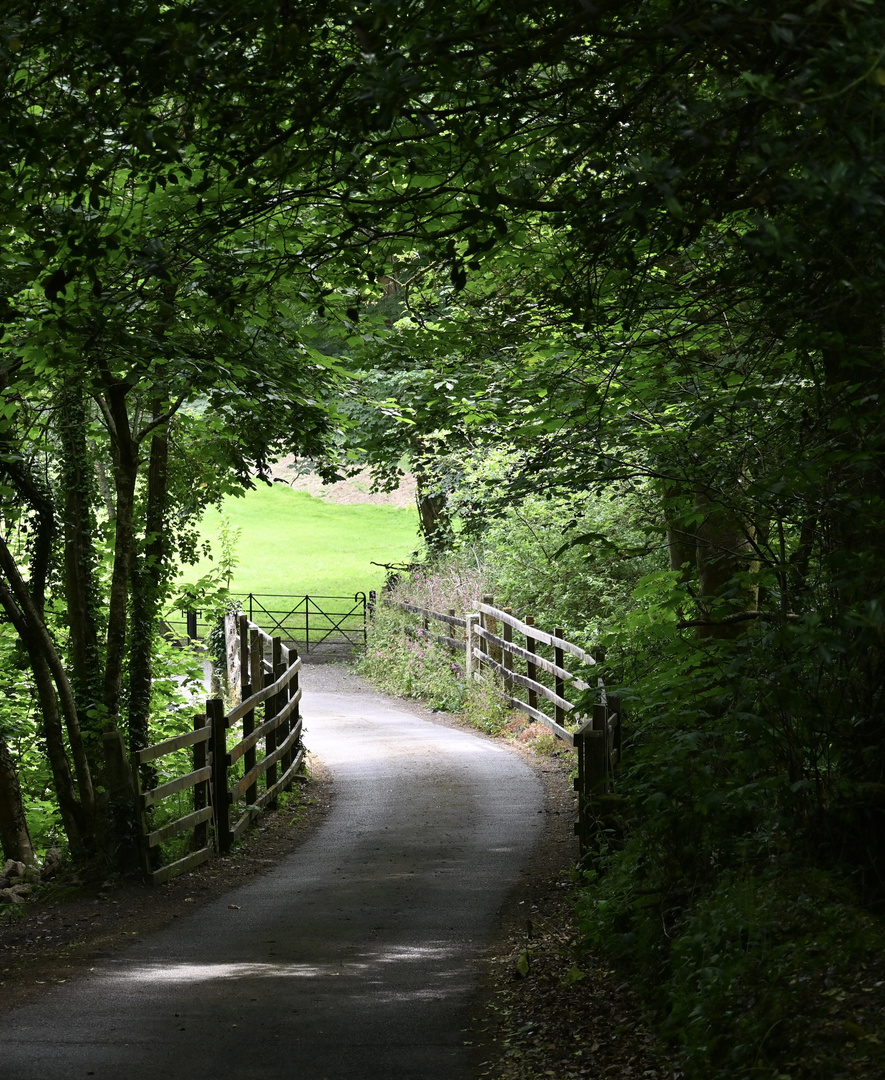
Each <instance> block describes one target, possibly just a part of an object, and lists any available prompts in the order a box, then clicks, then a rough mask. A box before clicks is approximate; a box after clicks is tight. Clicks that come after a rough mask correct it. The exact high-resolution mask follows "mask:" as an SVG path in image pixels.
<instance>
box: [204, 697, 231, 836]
mask: <svg viewBox="0 0 885 1080" xmlns="http://www.w3.org/2000/svg"><path fill="white" fill-rule="evenodd" d="M206 716H207V717H208V718H209V723H210V724H211V725H212V806H213V809H214V811H215V847H216V850H217V851H218V852H219V853H220V854H224V853H225V852H226V851H230V844H231V838H230V792H229V791H228V788H227V720H226V719H225V715H224V702H223V701H221V700H219V699H218V698H210V699H209V700H208V701H207V702H206Z"/></svg>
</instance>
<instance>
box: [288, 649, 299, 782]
mask: <svg viewBox="0 0 885 1080" xmlns="http://www.w3.org/2000/svg"><path fill="white" fill-rule="evenodd" d="M297 659H298V650H297V649H290V650H289V667H291V666H292V664H294V663H295V661H296V660H297ZM286 693H287V694H288V696H289V697H290V698H293V697H294V696H295V695H296V694H297V693H298V672H297V671H296V672H295V674H294V676H293V677H292V678H291V679H290V680H289V686H288V688H287V690H286ZM300 716H301V706H300V705H296V706H295V708H294V709H293V710H292V713H291V715H290V716H289V723H288V731H291V730H292V728H294V727H295V725H296V724H297V723H298V718H299V717H300ZM294 757H295V747H294V746H293V747H292V749H291V750H290V751H289V752H288V753H287V754H286V764H285V768H286V769H287V770H288V768H289V766H290V765H291V764H292V759H293V758H294ZM285 790H286V791H291V790H292V781H291V780H290V781H289V783H288V784H286V788H285Z"/></svg>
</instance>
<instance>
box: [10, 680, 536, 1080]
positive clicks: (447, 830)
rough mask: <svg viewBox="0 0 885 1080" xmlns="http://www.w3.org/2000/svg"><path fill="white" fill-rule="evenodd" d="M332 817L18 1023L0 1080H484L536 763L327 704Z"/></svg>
mask: <svg viewBox="0 0 885 1080" xmlns="http://www.w3.org/2000/svg"><path fill="white" fill-rule="evenodd" d="M305 674H306V676H307V678H306V680H305V682H306V684H307V685H306V690H305V701H304V710H303V711H304V716H305V728H306V735H305V742H306V744H307V745H308V746H309V748H310V749H311V751H312V752H313V753H315V754H316V755H318V756H319V757H320V758H321V760H323V761H324V762H325V764H326V765H328V767H329V768H330V769H331V771H332V775H333V779H334V782H335V791H336V794H335V799H334V802H333V807H332V810H331V811H330V813H329V814H328V816H327V817H326V818H325V820H324V822H323V824H322V826H321V827H320V828H319V829H318V830H317V831H316V832H315V833H314V834H313V835H312V836H311V838H310V839H309V840H308V841H307V842H306V843H305V844H304V845H303V846H302V847H301V848H300V849H299V850H298V851H297V852H296V853H295V854H294V855H292V856H290V857H289V858H288V859H286V860H285V861H284V862H283V863H281V864H280V865H279V866H278V867H276V869H275V870H274V871H272V872H271V873H269V874H267V875H265V876H262V877H260V878H258V879H255V880H254V881H252V882H251V883H250V884H248V885H246V886H244V887H243V888H241V889H238V890H236V891H234V892H231V893H228V894H227V895H226V896H224V898H223V899H221V900H219V901H217V902H215V903H213V904H209V905H207V906H205V907H201V908H199V909H197V910H195V912H194V914H193V915H192V916H188V917H187V918H181V919H179V920H177V921H176V922H175V923H174V924H173V925H172V926H170V927H168V928H167V929H166V930H164V931H162V932H160V933H157V934H154V935H150V936H148V937H146V938H145V939H144V940H143V941H140V942H139V943H137V944H135V945H133V946H132V947H130V948H129V949H127V950H125V951H122V952H119V953H115V954H113V955H112V956H110V957H108V958H107V959H105V960H103V961H101V962H100V963H99V964H97V965H96V967H95V969H94V970H93V971H92V973H91V974H89V975H87V976H84V977H83V978H81V979H78V980H75V981H72V982H69V983H66V984H64V985H59V986H55V987H52V988H47V992H46V995H45V997H42V998H41V999H39V1000H38V1001H36V1002H33V1003H32V1004H29V1005H27V1006H23V1007H21V1008H18V1009H13V1010H11V1011H9V1012H7V1013H5V1014H3V1015H2V1016H0V1080H69V1078H75V1077H76V1078H78V1080H79V1078H86V1077H98V1078H101V1080H135V1077H136V1076H138V1077H158V1078H162V1080H209V1078H211V1080H224V1078H227V1077H230V1078H232V1080H233V1078H236V1080H252V1078H255V1080H257V1078H259V1077H260V1078H261V1080H282V1078H290V1077H291V1078H293V1080H294V1078H295V1077H299V1078H302V1077H303V1078H305V1080H324V1078H325V1080H375V1078H384V1080H413V1078H414V1080H467V1078H472V1077H474V1076H475V1075H476V1071H477V1067H478V1066H479V1064H480V1060H479V1054H480V1052H479V1051H478V1050H476V1049H475V1048H474V1047H473V1046H471V1045H467V1044H466V1042H467V1038H469V1037H467V1036H465V1032H464V1029H465V1027H466V1026H467V1024H468V1023H469V1020H470V1005H471V1000H472V998H473V995H474V993H475V988H476V982H477V976H478V963H477V957H478V954H479V952H480V950H481V949H482V947H483V945H484V944H486V943H487V942H488V940H489V939H490V937H491V935H492V933H493V931H494V928H495V920H496V913H497V912H498V910H499V908H500V907H501V905H502V903H503V902H504V900H505V898H506V896H507V893H508V891H509V890H510V889H511V887H512V886H513V884H514V883H515V881H516V879H517V877H518V874H519V871H520V869H521V868H522V867H523V866H524V865H526V863H527V862H528V860H529V856H530V853H531V850H532V848H533V846H534V844H535V843H536V842H537V840H538V838H539V836H540V828H541V821H542V815H540V814H539V812H538V811H539V810H540V809H541V805H542V789H541V785H540V783H539V781H538V779H537V777H536V776H535V775H534V773H533V772H532V771H531V769H530V768H529V767H528V766H526V765H525V764H524V763H523V762H522V761H521V759H520V758H519V757H517V756H516V755H515V754H512V753H510V752H509V751H508V750H506V749H504V748H501V747H499V746H497V745H495V744H494V743H492V742H491V741H489V740H486V739H483V738H481V737H479V736H474V735H471V734H470V733H467V732H464V731H461V730H459V729H456V728H451V727H446V726H441V725H438V724H434V723H431V722H429V721H428V720H425V719H422V718H420V717H418V716H416V715H413V714H411V713H409V712H408V711H407V710H406V708H405V707H403V706H400V705H398V704H393V703H391V702H390V701H389V699H386V698H383V697H381V696H380V695H376V694H373V693H371V692H369V693H365V692H359V693H354V692H347V691H346V690H340V689H339V690H338V691H333V692H328V691H325V692H318V691H317V690H312V689H311V687H312V686H315V687H317V688H319V687H321V686H322V685H323V672H322V668H318V669H315V670H313V671H310V672H306V673H305Z"/></svg>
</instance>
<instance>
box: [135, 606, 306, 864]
mask: <svg viewBox="0 0 885 1080" xmlns="http://www.w3.org/2000/svg"><path fill="white" fill-rule="evenodd" d="M225 624H226V625H225V633H226V639H227V644H228V649H227V668H228V672H227V675H228V680H227V681H228V685H229V686H231V687H233V688H235V697H236V699H237V700H236V701H235V703H234V704H233V705H232V707H231V708H229V709H227V710H226V709H225V703H224V701H222V700H221V699H220V698H210V699H209V700H208V701H207V702H206V713H205V715H200V716H197V717H196V718H195V720H194V730H193V731H190V732H184V733H182V734H180V735H175V736H173V737H172V738H169V739H166V740H164V741H163V742H160V743H157V744H155V745H153V746H148V747H145V748H144V749H142V750H138V751H136V752H134V753H133V754H132V769H133V774H134V777H135V782H136V785H137V793H138V805H137V808H136V809H137V815H138V820H139V824H140V826H141V849H142V868H143V871H144V873H145V875H146V876H147V877H148V879H149V880H150V881H152V882H154V883H156V884H159V883H161V882H163V881H168V880H169V879H170V878H172V877H175V876H176V875H178V874H181V873H184V872H185V871H187V870H190V869H192V868H193V867H195V866H198V865H199V864H200V863H202V862H204V861H205V860H206V859H208V858H209V856H210V855H211V854H212V853H213V852H214V851H218V852H225V851H228V850H229V849H230V847H231V845H232V844H233V842H234V841H235V840H236V839H237V838H238V837H240V836H242V834H243V833H244V832H245V831H246V829H248V827H249V826H250V825H251V824H252V823H253V822H254V821H255V819H256V818H257V817H258V815H259V814H260V813H261V811H262V810H263V809H265V808H271V809H272V808H273V807H274V806H275V805H276V804H277V800H278V798H279V795H280V793H281V792H284V791H289V790H291V788H292V784H293V782H294V781H295V780H297V779H299V776H298V770H299V769H300V767H301V765H302V763H303V761H304V753H305V751H304V746H303V743H302V740H301V735H302V719H301V716H300V709H299V705H300V702H301V688H300V686H299V685H298V682H299V672H300V671H301V666H302V660H301V657H300V656H299V655H298V653H297V651H296V650H295V649H294V648H291V649H290V648H288V647H287V646H286V645H285V644H284V643H283V640H282V638H281V637H279V636H276V637H274V636H272V635H270V634H268V633H267V632H266V631H264V630H262V629H260V628H259V627H258V626H256V625H254V623H251V622H250V621H249V619H248V618H247V617H246V616H245V615H239V616H238V615H235V614H230V615H228V616H227V617H226V620H225ZM188 751H189V755H188V753H187V752H188ZM185 759H186V760H185ZM174 772H177V774H178V775H170V774H171V773H174ZM167 776H169V778H168V779H167V778H166V777H167ZM173 798H174V799H175V803H174V804H173V803H172V800H173ZM183 800H184V801H185V802H186V803H187V805H186V806H185V807H182V801H183ZM158 819H162V820H161V823H158ZM210 832H211V837H210ZM187 834H190V835H189V836H188V835H187ZM176 838H180V839H179V840H177V843H176V846H181V847H182V848H185V849H189V850H186V851H184V853H181V852H177V853H176V856H175V857H174V858H173V859H172V860H171V861H169V862H167V863H166V864H165V865H160V864H161V861H162V853H161V849H160V846H161V845H162V844H169V842H170V841H173V840H176Z"/></svg>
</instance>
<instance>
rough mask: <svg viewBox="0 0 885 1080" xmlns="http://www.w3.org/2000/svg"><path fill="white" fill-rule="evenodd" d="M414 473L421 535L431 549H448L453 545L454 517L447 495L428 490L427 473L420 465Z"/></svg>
mask: <svg viewBox="0 0 885 1080" xmlns="http://www.w3.org/2000/svg"><path fill="white" fill-rule="evenodd" d="M414 473H415V483H416V485H417V491H416V494H415V500H416V502H417V505H418V520H419V523H420V526H421V535H422V536H423V537H424V540H425V542H426V544H427V546H428V548H430V550H431V551H433V552H443V551H448V550H449V548H451V546H452V519H451V517H450V515H449V512H448V507H447V506H446V499H445V496H444V495H441V494H438V493H435V492H429V491H428V490H427V473H426V472H425V470H424V469H422V468H421V467H420V465H419V466H417V467H416V468H415V469H414Z"/></svg>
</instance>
